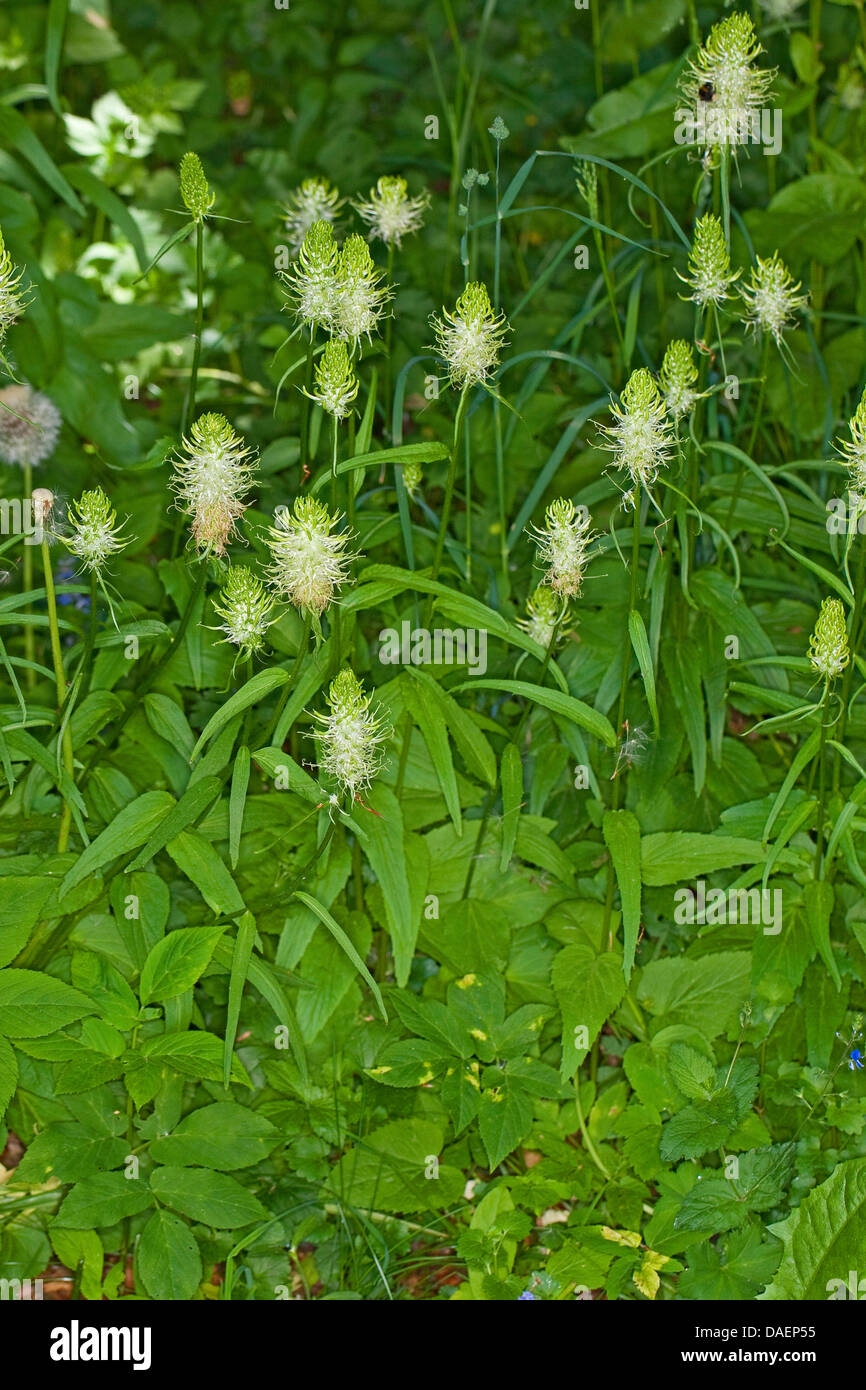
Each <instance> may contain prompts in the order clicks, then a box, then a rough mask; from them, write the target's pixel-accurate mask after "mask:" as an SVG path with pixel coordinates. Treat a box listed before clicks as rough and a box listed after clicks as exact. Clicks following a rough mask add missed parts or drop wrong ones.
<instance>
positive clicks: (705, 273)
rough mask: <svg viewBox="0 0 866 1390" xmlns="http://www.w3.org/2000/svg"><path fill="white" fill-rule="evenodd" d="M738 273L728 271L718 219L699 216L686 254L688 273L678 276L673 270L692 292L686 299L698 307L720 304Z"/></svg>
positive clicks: (724, 245)
mask: <svg viewBox="0 0 866 1390" xmlns="http://www.w3.org/2000/svg"><path fill="white" fill-rule="evenodd" d="M739 274H740V272H739V271H738V270H734V271H732V270H731V258H730V256H729V255H728V247H727V243H726V241H725V233H724V230H723V228H722V224H721V222H720V221H719V219H718V217H714V216H713V214H712V213H711V212H708V213H707V214H706V216H704V217H699V218H698V220H697V222H696V223H695V239H694V241H693V243H692V249H691V254H690V255H689V273H688V275H680V273H679V271H677V275H679V278H680V279H681V280H682V281H683V283H684V284H686V285H688V286H689V288H690V289H691V291H692V293H691V294H690V295H688V296H687V298H688V299H693V300H694V301H695V303H696V304H700V305H701V306H702V307H704V306H705V305H707V304H721V303H722V301H723V300H724V299H727V298H728V290H729V289H730V287H731V285H732V284H733V283H734V281H735V280H736V279H738V278H739Z"/></svg>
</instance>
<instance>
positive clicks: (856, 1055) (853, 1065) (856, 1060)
mask: <svg viewBox="0 0 866 1390" xmlns="http://www.w3.org/2000/svg"><path fill="white" fill-rule="evenodd" d="M848 1055H849V1056H850V1058H851V1060H850V1062H849V1063H848V1070H849V1071H856V1070H859V1071H862V1070H863V1053H862V1052H860V1051H859V1049H858V1048H856V1047H855V1048H854V1050H853V1051H852V1052H850V1053H849V1054H848Z"/></svg>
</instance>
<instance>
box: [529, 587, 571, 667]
mask: <svg viewBox="0 0 866 1390" xmlns="http://www.w3.org/2000/svg"><path fill="white" fill-rule="evenodd" d="M567 616H568V609H567V608H566V609H565V610H564V611H563V604H562V600H561V599H560V598H558V597H557V595H556V594H555V593H554V591H553V589H551V588H550V586H549V585H548V584H539V585H538V587H537V589H536V590H535V592H534V593H533V594H532V595H531V596H530V597H529V598H528V599H527V600H526V617H525V618H518V620H517V621H518V624H519V626H520V627H522V628H523V631H524V632H525V633H527V634H528V635H529V636H530V637H531V638H532V640H533V641H534V642H537V643H538V645H539V646H540V647H544V649H545V651H546V650H547V648H548V647H549V646H550V644H551V642H552V641H553V638H554V634H555V632H556V629H557V628H558V627H559V625H560V623H561V622H562V620H563V619H564V618H566V617H567Z"/></svg>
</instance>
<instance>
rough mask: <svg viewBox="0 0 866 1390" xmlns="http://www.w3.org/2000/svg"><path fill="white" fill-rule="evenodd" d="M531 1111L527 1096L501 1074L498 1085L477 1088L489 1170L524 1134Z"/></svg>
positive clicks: (530, 1102) (481, 1128)
mask: <svg viewBox="0 0 866 1390" xmlns="http://www.w3.org/2000/svg"><path fill="white" fill-rule="evenodd" d="M532 1111H533V1105H532V1098H531V1096H530V1095H529V1094H528V1093H527V1092H526V1091H524V1090H523V1089H522V1088H521V1087H519V1086H516V1085H515V1084H514V1082H512V1081H511V1080H510V1079H509V1078H508V1077H505V1078H503V1082H502V1085H501V1086H494V1087H492V1088H489V1089H487V1090H485V1091H482V1092H481V1098H480V1103H479V1108H478V1127H479V1129H480V1131H481V1138H482V1140H483V1141H484V1148H485V1150H486V1151H487V1165H488V1167H489V1169H490V1171H491V1172H493V1170H494V1169H495V1168H498V1166H499V1164H500V1163H501V1162H502V1160H503V1159H504V1158H506V1157H507V1155H508V1154H510V1153H511V1152H512V1151H513V1150H514V1149H516V1148H517V1145H518V1144H519V1143H520V1141H521V1139H523V1138H525V1137H526V1134H527V1132H528V1130H529V1127H530V1125H531V1124H532Z"/></svg>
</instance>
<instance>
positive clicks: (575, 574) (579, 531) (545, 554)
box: [529, 497, 594, 603]
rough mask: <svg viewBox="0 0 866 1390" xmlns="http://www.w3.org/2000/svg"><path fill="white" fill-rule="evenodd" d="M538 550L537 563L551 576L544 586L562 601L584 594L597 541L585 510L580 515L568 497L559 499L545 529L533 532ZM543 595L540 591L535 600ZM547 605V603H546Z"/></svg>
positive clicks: (546, 516)
mask: <svg viewBox="0 0 866 1390" xmlns="http://www.w3.org/2000/svg"><path fill="white" fill-rule="evenodd" d="M529 531H530V535H532V537H533V539H534V540H535V543H536V545H537V546H538V551H537V554H536V559H537V560H538V563H539V565H542V566H544V568H545V569H546V571H547V573H546V574H545V576H544V582H545V584H546V585H547V587H548V588H549V589H552V590H553V592H554V593H555V594H558V595H559V597H560V598H572V597H573V596H574V595H575V594H579V593H580V587H581V584H582V583H583V572H584V570H585V569H586V564H587V559H588V554H587V552H588V550H589V546H590V543H591V541H592V540H593V539H594V533H593V530H592V521H591V519H590V515H589V513H588V512H587V511H586V509H585V508H584V507H581V509H580V510H579V511H578V510H577V509H576V507H575V505H574V503H573V502H572V501H571V500H570V499H569V498H567V497H557V498H556V500H555V501H554V502H551V503H550V505H549V507H548V508H547V511H546V512H545V514H544V525H543V526H541V527H536V526H532V527H530V528H529ZM539 593H540V590H539V589H536V591H535V595H534V600H537V599H538V595H539ZM541 602H542V603H543V602H544V600H543V599H542V600H541Z"/></svg>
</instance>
